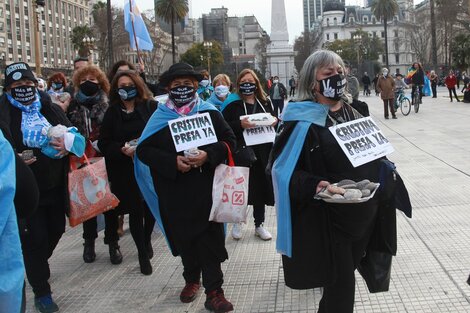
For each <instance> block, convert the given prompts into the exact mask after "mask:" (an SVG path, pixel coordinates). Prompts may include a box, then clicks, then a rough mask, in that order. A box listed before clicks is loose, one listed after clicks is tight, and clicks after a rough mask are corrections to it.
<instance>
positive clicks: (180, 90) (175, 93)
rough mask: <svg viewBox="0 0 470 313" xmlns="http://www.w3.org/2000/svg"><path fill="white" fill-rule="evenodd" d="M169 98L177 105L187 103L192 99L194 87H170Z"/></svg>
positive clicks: (180, 105)
mask: <svg viewBox="0 0 470 313" xmlns="http://www.w3.org/2000/svg"><path fill="white" fill-rule="evenodd" d="M169 97H170V99H171V100H172V101H173V103H174V104H175V105H176V106H177V107H178V108H180V107H182V106H183V105H186V104H188V103H189V102H191V100H193V97H194V87H193V86H178V87H174V88H171V89H170V95H169Z"/></svg>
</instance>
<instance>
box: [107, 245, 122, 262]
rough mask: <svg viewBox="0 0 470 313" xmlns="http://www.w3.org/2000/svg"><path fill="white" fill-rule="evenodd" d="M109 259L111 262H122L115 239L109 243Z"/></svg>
mask: <svg viewBox="0 0 470 313" xmlns="http://www.w3.org/2000/svg"><path fill="white" fill-rule="evenodd" d="M108 245H109V259H110V260H111V263H113V264H121V262H122V254H121V250H119V245H118V243H117V241H112V242H110V243H109V244H108Z"/></svg>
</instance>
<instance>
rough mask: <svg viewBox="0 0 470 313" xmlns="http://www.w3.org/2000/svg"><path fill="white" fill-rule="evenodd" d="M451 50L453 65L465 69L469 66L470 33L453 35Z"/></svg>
mask: <svg viewBox="0 0 470 313" xmlns="http://www.w3.org/2000/svg"><path fill="white" fill-rule="evenodd" d="M451 51H452V59H453V60H454V64H453V65H454V66H455V67H456V68H459V69H467V68H468V67H469V66H470V35H469V34H459V35H457V36H455V38H454V41H453V42H452V45H451Z"/></svg>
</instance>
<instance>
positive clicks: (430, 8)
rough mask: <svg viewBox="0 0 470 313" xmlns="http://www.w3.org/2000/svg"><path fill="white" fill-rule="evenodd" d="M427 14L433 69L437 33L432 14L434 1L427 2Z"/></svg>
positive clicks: (435, 65)
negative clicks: (429, 24)
mask: <svg viewBox="0 0 470 313" xmlns="http://www.w3.org/2000/svg"><path fill="white" fill-rule="evenodd" d="M429 12H430V20H431V63H432V67H433V68H437V33H436V15H435V13H434V0H429ZM426 37H427V36H426Z"/></svg>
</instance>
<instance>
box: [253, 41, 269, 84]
mask: <svg viewBox="0 0 470 313" xmlns="http://www.w3.org/2000/svg"><path fill="white" fill-rule="evenodd" d="M270 42H271V40H270V38H269V36H268V35H266V36H263V37H261V38H260V39H259V41H258V42H257V43H256V45H255V50H256V54H257V55H260V56H261V60H260V61H259V62H258V66H259V69H260V72H261V75H262V77H266V69H267V68H268V58H267V57H266V47H267V46H268V44H269V43H270Z"/></svg>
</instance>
